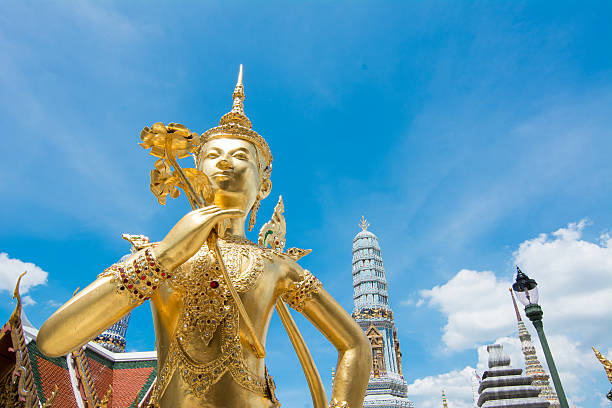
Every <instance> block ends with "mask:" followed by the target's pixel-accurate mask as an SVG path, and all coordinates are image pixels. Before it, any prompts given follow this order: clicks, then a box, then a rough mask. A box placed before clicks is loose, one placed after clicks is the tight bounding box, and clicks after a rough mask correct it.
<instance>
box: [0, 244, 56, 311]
mask: <svg viewBox="0 0 612 408" xmlns="http://www.w3.org/2000/svg"><path fill="white" fill-rule="evenodd" d="M25 271H27V274H26V275H25V276H24V277H23V279H21V285H20V292H21V293H22V294H24V293H27V292H28V291H29V290H30V288H32V287H34V286H38V285H45V284H46V283H47V275H48V273H47V272H45V271H43V270H42V269H41V268H40V267H39V266H36V265H34V264H33V263H31V262H24V261H22V260H19V259H15V258H10V257H9V256H8V254H7V253H6V252H0V291H3V290H6V291H8V292H10V293H12V292H13V290H14V289H15V284H16V283H17V278H19V275H21V274H22V273H23V272H25ZM23 300H24V304H25V305H28V304H34V303H33V302H34V300H33V299H32V298H31V297H29V296H28V297H27V299H26V298H25V297H24V299H23Z"/></svg>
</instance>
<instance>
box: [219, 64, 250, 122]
mask: <svg viewBox="0 0 612 408" xmlns="http://www.w3.org/2000/svg"><path fill="white" fill-rule="evenodd" d="M242 77H243V74H242V64H240V69H239V70H238V80H237V81H236V87H235V88H234V93H233V94H232V99H233V100H234V101H233V103H232V110H231V111H230V112H228V113H226V114H225V115H223V117H222V118H221V120H220V121H219V125H220V126H222V125H231V124H235V125H240V126H243V127H245V128H248V129H251V128H252V127H253V125H252V124H251V121H250V120H249V118H248V117H247V116H246V114H245V113H244V98H245V95H244V84H243V83H242Z"/></svg>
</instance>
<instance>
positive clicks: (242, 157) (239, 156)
mask: <svg viewBox="0 0 612 408" xmlns="http://www.w3.org/2000/svg"><path fill="white" fill-rule="evenodd" d="M234 157H235V158H237V159H238V160H248V156H247V155H246V154H244V153H242V152H237V153H234Z"/></svg>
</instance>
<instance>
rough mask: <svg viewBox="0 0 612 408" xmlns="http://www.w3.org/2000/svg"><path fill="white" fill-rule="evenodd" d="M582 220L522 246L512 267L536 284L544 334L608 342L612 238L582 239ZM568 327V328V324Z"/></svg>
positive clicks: (611, 306)
mask: <svg viewBox="0 0 612 408" xmlns="http://www.w3.org/2000/svg"><path fill="white" fill-rule="evenodd" d="M585 226H586V222H585V221H581V222H579V223H572V224H569V225H568V227H567V228H561V229H559V230H557V231H555V232H553V233H552V234H551V236H548V235H546V234H540V236H538V237H537V238H534V239H532V240H528V241H525V242H523V243H522V244H521V245H520V246H519V249H518V250H517V251H516V252H515V254H514V258H515V263H516V264H517V265H519V266H520V267H521V269H522V270H523V272H525V273H526V274H527V275H529V277H531V278H533V279H535V280H536V281H537V282H538V289H539V292H540V302H539V303H540V304H541V305H542V309H543V310H544V319H543V321H544V328H545V330H546V333H547V334H548V335H561V334H566V335H570V336H572V337H573V336H578V337H579V338H581V339H582V340H584V341H585V342H588V343H592V344H597V343H598V342H601V341H603V339H609V338H611V337H612V336H611V334H612V331H611V330H610V327H609V325H606V324H602V322H603V321H607V320H609V316H610V310H611V309H612V245H611V244H612V239H610V237H609V236H607V235H602V236H601V237H600V243H599V244H598V243H593V242H588V241H584V240H582V239H581V238H582V231H583V229H584V227H585ZM569 322H571V324H568V323H569Z"/></svg>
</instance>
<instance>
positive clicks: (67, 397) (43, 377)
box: [36, 356, 77, 408]
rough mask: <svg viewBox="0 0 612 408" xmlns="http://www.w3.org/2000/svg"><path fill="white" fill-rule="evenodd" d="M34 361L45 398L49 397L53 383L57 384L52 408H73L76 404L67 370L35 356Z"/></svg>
mask: <svg viewBox="0 0 612 408" xmlns="http://www.w3.org/2000/svg"><path fill="white" fill-rule="evenodd" d="M36 362H37V365H38V371H39V372H40V381H41V383H42V387H43V395H44V396H45V400H46V399H47V398H49V396H50V395H51V393H52V392H53V389H54V387H55V384H57V386H58V391H57V395H56V396H55V400H54V401H53V408H74V407H76V406H77V403H76V400H75V398H74V393H73V391H72V384H71V382H70V375H69V374H68V370H67V369H65V368H63V367H60V366H58V365H55V364H53V363H52V362H50V361H47V360H45V359H44V358H42V357H40V356H37V358H36Z"/></svg>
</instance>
